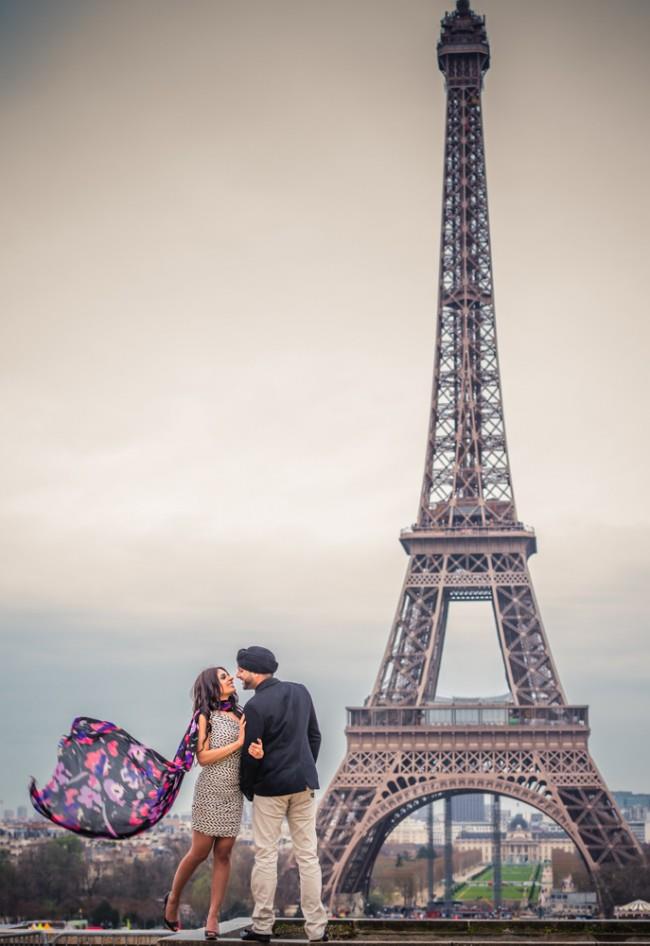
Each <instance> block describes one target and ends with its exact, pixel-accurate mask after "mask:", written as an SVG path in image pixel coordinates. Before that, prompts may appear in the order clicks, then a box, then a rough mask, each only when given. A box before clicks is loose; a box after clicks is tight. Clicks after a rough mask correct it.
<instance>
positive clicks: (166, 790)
mask: <svg viewBox="0 0 650 946" xmlns="http://www.w3.org/2000/svg"><path fill="white" fill-rule="evenodd" d="M197 738H198V713H195V715H194V716H193V718H192V720H191V722H190V724H189V726H188V727H187V730H186V732H185V735H184V736H183V738H182V739H181V742H180V745H179V747H178V749H177V751H176V755H175V756H174V758H173V759H172V761H171V762H170V761H168V760H167V759H165V758H163V756H161V755H160V753H158V752H156V751H155V750H154V749H149V748H147V746H143V745H142V743H141V742H138V741H137V739H134V738H133V736H130V735H129V734H128V732H125V730H124V729H120V728H119V726H116V725H115V724H114V723H109V722H106V721H103V720H98V719H88V718H87V717H85V716H78V717H77V719H75V720H74V722H73V723H72V728H71V730H70V733H69V735H67V736H63V738H62V739H61V741H60V742H59V748H58V762H57V765H56V768H55V769H54V773H53V775H52V778H51V779H50V781H49V782H48V783H47V785H46V786H45V787H44V788H42V789H39V788H37V787H36V782H35V780H34V779H32V781H31V784H30V786H29V794H30V797H31V801H32V805H33V806H34V808H35V809H36V810H37V811H38V812H40V813H41V814H42V815H44V816H45V817H46V818H49V819H50V821H53V822H54V824H58V825H60V826H61V827H62V828H67V830H68V831H74V832H75V833H76V834H84V835H86V836H87V837H89V838H113V839H119V838H129V837H132V836H133V835H135V834H140V832H141V831H146V830H147V828H151V827H152V825H154V824H156V823H157V822H158V821H160V819H161V818H162V817H163V816H164V815H166V814H167V812H168V811H169V810H170V808H171V807H172V805H173V804H174V802H175V800H176V796H177V795H178V792H179V790H180V787H181V783H182V781H183V776H184V775H185V773H186V772H189V770H190V769H191V768H192V763H193V761H194V755H195V753H196V744H197Z"/></svg>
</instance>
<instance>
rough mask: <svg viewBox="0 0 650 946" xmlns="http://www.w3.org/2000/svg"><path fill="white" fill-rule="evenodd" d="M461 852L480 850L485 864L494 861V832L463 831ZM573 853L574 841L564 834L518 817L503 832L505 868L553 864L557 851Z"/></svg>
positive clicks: (459, 841) (459, 844) (458, 841)
mask: <svg viewBox="0 0 650 946" xmlns="http://www.w3.org/2000/svg"><path fill="white" fill-rule="evenodd" d="M454 843H455V847H456V849H457V850H459V851H475V850H480V852H481V860H482V861H483V863H484V864H487V863H488V862H490V861H491V860H493V856H492V845H493V839H492V831H490V830H483V831H461V832H460V834H459V835H458V837H457V838H456V840H455V842H454ZM557 850H561V851H567V852H571V851H573V841H571V839H570V838H569V837H568V836H567V835H566V834H565V833H564V832H563V831H557V830H555V831H554V830H549V829H548V828H546V827H543V826H537V825H531V824H529V823H528V822H527V821H526V819H525V818H524V817H523V816H522V815H516V816H515V817H514V818H513V819H512V821H511V822H510V824H509V825H508V828H507V830H506V831H505V832H503V831H502V832H501V860H502V861H503V863H504V864H529V863H540V862H544V861H550V860H551V858H552V856H553V851H557Z"/></svg>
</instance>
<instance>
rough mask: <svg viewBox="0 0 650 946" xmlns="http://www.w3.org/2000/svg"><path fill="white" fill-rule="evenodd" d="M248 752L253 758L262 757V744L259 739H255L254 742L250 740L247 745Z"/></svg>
mask: <svg viewBox="0 0 650 946" xmlns="http://www.w3.org/2000/svg"><path fill="white" fill-rule="evenodd" d="M248 754H249V755H252V756H253V758H254V759H263V758H264V747H263V746H262V740H261V739H256V740H255V742H251V744H250V746H249V747H248Z"/></svg>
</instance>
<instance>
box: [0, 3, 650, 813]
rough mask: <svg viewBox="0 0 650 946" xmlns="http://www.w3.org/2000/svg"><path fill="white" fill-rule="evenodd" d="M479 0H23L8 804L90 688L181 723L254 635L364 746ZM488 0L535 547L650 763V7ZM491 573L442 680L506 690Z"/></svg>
mask: <svg viewBox="0 0 650 946" xmlns="http://www.w3.org/2000/svg"><path fill="white" fill-rule="evenodd" d="M452 6H453V4H451V3H447V4H445V3H439V2H435V3H434V2H426V3H425V2H415V3H412V4H410V5H409V6H408V8H406V9H404V6H403V5H402V4H399V3H397V2H387V0H386V2H379V3H377V2H373V3H370V2H363V0H360V2H358V3H357V4H355V5H354V6H353V8H352V9H350V8H349V7H348V6H347V5H345V4H343V3H333V4H330V5H328V7H327V10H325V9H324V8H322V6H321V5H319V4H317V3H304V2H303V3H298V2H288V0H285V2H279V0H278V2H276V0H274V2H273V3H271V4H266V5H265V4H261V3H257V2H252V3H246V4H235V3H223V4H220V5H214V4H208V3H198V2H197V3H193V4H192V5H191V7H190V10H191V15H185V14H182V13H181V12H180V11H179V8H178V7H176V6H174V5H170V6H168V7H166V8H165V15H164V16H156V15H155V14H154V5H153V4H151V3H142V4H141V5H139V6H138V8H137V10H125V9H120V10H119V12H115V11H116V8H111V7H105V6H103V5H99V4H92V3H91V4H81V3H73V2H63V3H61V4H60V5H57V8H56V10H55V9H50V10H47V11H44V10H39V5H38V4H32V3H30V2H29V0H28V2H26V3H2V4H0V12H1V13H2V15H3V17H4V22H5V26H8V29H5V30H3V36H4V41H3V42H4V44H6V46H7V50H6V52H7V55H6V56H4V57H0V59H2V60H3V65H2V66H1V67H0V72H2V73H3V74H4V82H2V83H0V85H1V88H0V106H1V107H2V110H3V116H4V119H5V126H6V127H7V128H8V142H9V143H8V146H7V149H6V152H5V154H4V155H3V157H2V159H1V160H2V161H3V163H4V165H5V168H4V170H5V173H4V176H3V179H4V180H5V181H7V182H10V184H11V187H10V188H8V192H7V195H6V197H7V211H8V212H7V220H6V222H5V226H6V228H7V231H6V232H7V234H8V236H7V240H6V252H5V270H6V277H7V278H6V279H5V280H4V284H5V289H4V290H3V297H4V299H3V301H4V309H5V312H6V313H7V316H6V318H5V320H4V329H3V332H4V335H3V352H4V358H3V368H2V377H3V387H4V391H5V398H4V400H3V408H4V410H3V436H4V442H5V445H6V448H7V449H6V453H7V459H6V461H5V463H4V464H3V469H2V473H1V474H0V475H1V476H2V483H3V488H2V495H1V498H0V504H1V508H2V516H3V522H4V529H3V543H4V552H5V555H4V560H5V561H6V562H7V566H6V568H5V570H4V572H3V574H2V576H0V606H1V607H2V611H3V627H4V632H3V637H4V640H5V652H6V653H7V655H8V659H7V660H6V661H5V663H4V674H3V677H4V679H3V692H4V696H3V712H2V719H3V722H2V726H3V737H2V738H3V744H4V745H5V747H6V748H7V752H8V758H10V759H11V760H12V764H11V766H9V769H8V770H7V771H6V772H5V774H3V779H2V782H1V783H0V796H2V797H3V799H4V801H5V804H6V805H7V807H16V806H17V805H18V804H22V803H24V801H25V797H26V785H27V779H28V777H29V775H30V774H34V775H36V776H37V778H38V780H39V782H43V781H44V780H45V779H46V778H47V777H48V776H49V773H50V771H51V769H52V768H53V765H54V753H55V746H56V741H57V739H58V737H59V736H60V735H61V734H62V733H63V732H64V731H65V730H66V729H67V727H68V725H69V722H70V720H71V719H72V717H73V716H74V715H76V714H78V713H86V714H88V715H96V716H105V717H108V718H111V719H113V720H114V721H115V722H117V723H119V724H121V725H123V726H125V728H127V729H128V730H129V731H130V732H132V733H133V734H134V735H135V736H137V737H138V738H140V739H142V740H143V741H145V742H147V743H149V744H151V745H153V746H155V747H156V748H157V749H159V750H160V751H163V752H164V753H166V754H168V755H171V753H173V750H174V748H175V744H176V741H177V740H178V738H180V735H181V733H182V731H183V729H184V726H185V722H186V719H187V716H188V715H189V700H188V697H187V692H188V690H189V687H190V685H191V683H192V680H193V678H194V676H195V674H196V673H197V672H198V670H200V669H201V667H202V666H203V665H204V664H209V663H211V662H212V661H213V660H214V662H224V663H228V662H230V666H232V662H233V660H234V655H235V653H236V650H237V649H238V647H239V646H240V645H247V644H250V643H253V642H255V643H265V644H267V645H269V646H271V647H272V648H273V649H274V650H276V652H277V654H278V658H279V660H280V669H279V675H280V676H282V675H286V676H287V677H288V678H293V679H302V680H303V681H304V682H305V683H307V685H308V686H309V687H310V689H311V690H312V691H313V693H314V696H315V699H316V703H317V708H318V710H319V715H320V718H321V724H322V728H323V733H324V737H325V739H324V754H323V760H322V764H321V778H322V787H323V788H324V787H325V786H326V784H327V782H328V781H329V778H330V777H331V775H332V774H333V769H334V766H335V764H336V762H337V761H338V759H339V757H340V756H341V751H342V745H343V726H344V722H345V717H344V706H345V705H346V704H352V705H355V704H357V705H358V704H359V703H361V702H362V701H363V699H364V698H365V696H366V695H367V693H368V692H369V691H370V689H371V687H372V683H373V679H374V674H375V671H376V668H377V666H378V664H379V658H380V656H381V652H382V651H383V648H384V646H385V641H386V635H387V631H388V628H389V626H390V622H391V618H392V613H393V609H394V603H395V599H396V597H397V592H398V589H399V586H400V583H401V580H402V576H403V569H404V556H403V552H402V551H401V549H400V548H399V545H398V542H397V535H398V532H399V529H400V528H401V527H403V526H406V525H408V524H409V523H410V522H411V521H412V520H413V518H414V514H415V509H416V504H417V494H418V489H419V483H420V478H421V469H422V461H423V452H424V437H425V432H426V420H427V416H426V415H427V405H428V394H429V388H430V383H431V367H432V361H433V345H434V337H433V336H434V329H435V307H436V291H435V287H436V280H437V254H438V246H437V240H438V225H439V211H440V184H441V144H442V133H443V125H444V114H443V101H444V99H443V89H442V83H441V79H440V76H439V74H438V72H437V69H436V66H435V42H436V38H437V33H438V29H439V19H440V17H441V16H442V15H443V13H444V12H445V10H446V9H450V8H451V7H452ZM473 7H474V9H475V10H477V12H479V13H482V14H483V13H484V14H485V15H486V17H487V27H488V34H489V37H490V41H491V44H492V46H493V49H494V53H495V58H494V65H493V68H492V70H491V72H490V74H489V75H488V77H487V80H486V90H485V94H484V105H485V110H486V115H487V122H486V139H487V165H488V182H489V189H490V199H491V207H490V211H491V223H492V243H493V252H494V258H495V260H494V262H495V289H496V308H497V325H498V332H499V343H500V355H501V368H502V376H503V386H504V395H505V414H506V429H507V432H508V440H509V447H510V455H511V463H512V467H513V476H514V482H515V488H516V491H517V494H516V498H517V504H518V509H519V512H520V515H521V516H522V518H523V519H524V521H526V522H530V523H531V524H532V525H533V526H534V527H535V528H536V529H537V534H538V543H539V549H540V551H539V554H538V555H537V556H535V557H534V558H533V559H532V560H531V570H532V572H533V576H534V580H535V585H536V589H537V594H538V596H539V599H540V602H541V606H542V615H543V618H544V621H545V625H546V628H547V633H548V636H549V640H550V644H551V648H552V650H553V653H554V656H555V658H556V661H557V663H558V665H559V666H560V668H561V675H562V680H563V683H564V685H565V687H566V690H567V693H568V696H569V699H570V701H571V702H574V703H581V702H585V703H589V704H590V706H591V722H592V728H593V736H592V740H591V745H592V749H593V753H594V756H595V758H596V760H597V762H598V764H599V765H600V767H601V769H602V771H603V774H604V776H605V778H606V780H607V782H608V783H609V785H610V788H611V789H613V790H617V789H629V790H633V791H643V790H647V789H649V788H650V768H648V763H647V761H646V760H645V759H643V758H642V753H640V752H639V753H636V754H635V753H630V752H629V749H628V747H627V746H626V745H625V744H624V741H623V740H622V739H621V738H620V732H621V730H622V728H623V727H626V726H627V727H628V729H627V732H628V738H629V739H631V740H637V744H638V745H639V746H640V745H643V744H644V741H645V742H647V739H648V736H650V723H649V722H648V719H649V718H650V713H649V712H648V710H649V709H650V697H649V696H648V693H647V685H646V684H647V667H648V664H647V660H648V653H649V648H648V643H647V634H646V629H647V621H648V605H647V600H646V597H645V587H644V572H645V567H646V565H647V558H648V556H647V551H646V548H645V543H644V538H645V531H646V529H647V525H648V523H647V518H648V513H647V511H646V510H645V508H644V507H643V504H642V503H641V501H640V500H639V501H636V500H634V499H633V498H632V497H640V496H642V495H643V493H642V490H643V486H644V476H643V474H644V471H645V463H646V462H647V460H648V456H647V447H646V445H645V443H644V442H643V441H642V440H640V442H639V440H637V438H638V430H639V429H642V424H643V422H644V406H645V401H646V400H647V386H648V381H647V377H646V374H645V373H644V366H645V351H646V349H647V342H648V338H647V333H648V327H647V323H646V322H645V321H644V319H643V313H642V312H641V311H640V310H639V308H638V302H637V299H636V289H635V287H636V284H637V281H638V273H639V270H640V269H641V266H642V265H643V262H642V261H643V260H644V259H645V256H646V255H647V241H648V238H647V232H646V229H645V225H644V222H645V218H646V216H647V210H648V194H647V189H646V190H644V189H643V188H642V187H641V186H640V182H642V181H643V180H644V178H643V172H644V165H645V143H646V141H647V129H644V128H643V126H641V128H640V119H639V116H641V115H645V106H644V96H645V90H646V89H647V85H648V83H647V78H648V68H649V67H648V65H647V62H646V58H647V57H645V55H644V51H645V49H646V45H647V40H648V38H649V37H648V33H649V25H650V14H649V12H648V10H647V9H646V8H645V7H644V5H643V4H641V3H638V2H636V0H627V2H623V3H616V4H614V3H612V2H604V0H598V2H591V3H576V4H574V5H573V6H571V7H567V6H566V4H563V3H560V2H559V0H558V2H551V3H548V4H545V5H544V6H543V7H541V5H539V6H538V5H535V4H532V3H530V4H524V5H522V4H520V3H514V2H507V0H501V2H500V0H486V2H485V3H475V4H473ZM540 50H541V52H540ZM171 52H173V53H174V55H173V56H171V55H170V53H171ZM612 59H615V60H616V62H617V67H618V72H617V75H616V78H614V76H613V75H611V74H609V73H608V72H607V71H606V69H605V65H604V63H605V62H607V61H611V60H612ZM531 63H535V65H534V68H530V64H531ZM531 103H534V106H533V104H531ZM515 129H516V134H515ZM604 129H605V130H606V133H605V134H604V133H603V130H604ZM644 135H645V137H644ZM44 161H46V164H45V168H46V171H44V163H43V162H44ZM621 168H625V170H626V173H625V174H624V175H622V174H620V173H619V169H621ZM531 287H532V289H531ZM614 319H615V320H616V328H615V329H614V330H613V329H612V323H613V321H614ZM630 443H634V445H635V447H634V450H629V448H627V447H626V448H623V447H621V444H624V445H627V444H630ZM624 450H625V452H623V451H624ZM576 561H579V563H580V567H578V568H576V567H575V562H576ZM469 607H471V611H470V610H469ZM469 607H467V606H465V607H460V606H459V608H458V609H457V615H455V614H453V613H452V615H451V622H450V624H451V626H450V633H449V653H448V654H446V655H445V659H446V660H447V661H448V664H445V665H443V671H442V674H443V679H442V681H441V689H442V690H444V691H445V692H446V693H448V694H449V695H451V694H452V693H457V694H459V695H494V694H495V693H500V692H504V690H505V687H504V681H503V673H502V670H501V668H500V666H499V656H498V645H497V641H496V635H495V634H494V631H493V626H492V618H491V616H490V615H489V614H486V613H485V611H484V609H482V607H481V606H469ZM484 628H489V640H488V639H487V637H486V638H485V639H483V638H482V637H481V636H480V634H481V631H482V630H483V629H484ZM306 640H309V641H310V647H311V649H309V650H307V648H305V641H306ZM470 646H471V650H470V649H468V648H469V647H470ZM213 652H214V654H215V655H214V657H212V653H213ZM208 655H209V656H208ZM188 781H190V780H188ZM188 790H189V788H188V787H186V788H184V797H187V793H188ZM23 792H25V795H23ZM181 807H182V805H181Z"/></svg>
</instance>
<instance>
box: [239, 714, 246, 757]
mask: <svg viewBox="0 0 650 946" xmlns="http://www.w3.org/2000/svg"><path fill="white" fill-rule="evenodd" d="M245 738H246V717H245V716H240V717H239V735H238V736H237V746H238V747H239V748H240V749H241V747H242V746H243V745H244V739H245Z"/></svg>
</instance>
